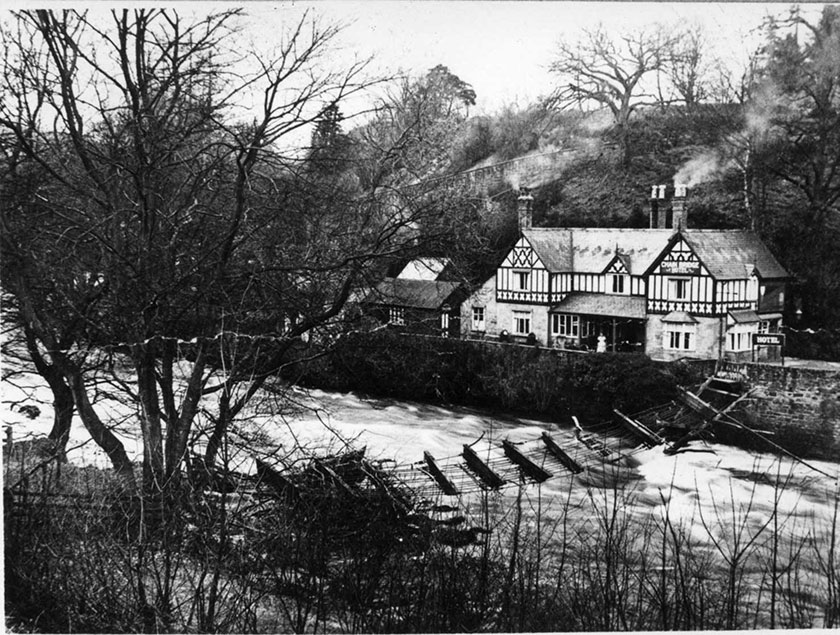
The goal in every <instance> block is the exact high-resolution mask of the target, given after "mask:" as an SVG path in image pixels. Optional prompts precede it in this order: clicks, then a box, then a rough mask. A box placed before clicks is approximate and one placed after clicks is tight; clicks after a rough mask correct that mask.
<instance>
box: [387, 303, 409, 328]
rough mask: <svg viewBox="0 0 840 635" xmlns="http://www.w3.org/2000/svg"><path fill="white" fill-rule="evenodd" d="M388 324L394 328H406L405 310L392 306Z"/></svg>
mask: <svg viewBox="0 0 840 635" xmlns="http://www.w3.org/2000/svg"><path fill="white" fill-rule="evenodd" d="M388 323H389V324H393V325H394V326H405V308H404V307H401V306H392V307H391V308H390V310H389V311H388Z"/></svg>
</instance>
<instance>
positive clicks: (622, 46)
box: [548, 26, 674, 163]
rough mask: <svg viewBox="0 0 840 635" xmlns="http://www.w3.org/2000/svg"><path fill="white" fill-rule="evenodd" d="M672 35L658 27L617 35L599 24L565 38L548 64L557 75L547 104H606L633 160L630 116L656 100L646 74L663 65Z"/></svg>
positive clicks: (626, 154)
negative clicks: (577, 36) (572, 39)
mask: <svg viewBox="0 0 840 635" xmlns="http://www.w3.org/2000/svg"><path fill="white" fill-rule="evenodd" d="M673 41H674V40H673V38H672V37H671V36H669V35H667V34H666V33H665V32H664V30H663V29H661V28H659V27H657V28H655V29H654V30H652V31H639V32H636V33H630V34H625V35H621V36H618V37H613V36H611V35H610V34H609V33H607V31H606V30H605V29H604V27H603V26H599V27H598V28H596V29H594V30H591V31H585V32H584V35H583V36H582V38H581V39H580V40H579V41H577V42H575V43H566V42H561V43H560V45H559V47H558V50H557V53H556V55H555V58H554V60H553V61H552V62H551V65H550V66H549V70H550V71H551V72H552V73H553V74H554V75H556V76H557V81H558V86H557V88H556V89H555V90H554V92H553V93H552V94H551V96H550V97H549V100H548V101H549V104H551V105H557V106H560V107H564V108H565V107H569V106H573V105H577V106H587V105H592V104H594V105H596V106H598V107H600V108H608V109H609V111H610V112H611V113H612V116H613V122H614V124H615V129H616V136H617V138H618V142H619V145H620V147H621V149H622V152H623V156H624V161H625V163H627V162H629V160H630V147H629V138H628V134H629V131H628V124H629V122H630V118H631V116H632V115H633V113H634V112H635V111H636V110H637V109H638V108H639V107H640V106H643V105H646V104H647V105H655V104H657V103H658V101H657V99H656V96H655V94H654V93H653V92H652V88H651V87H649V86H646V85H645V82H644V80H645V78H646V77H647V76H648V75H649V74H651V73H654V72H657V71H659V70H661V69H662V68H663V65H664V63H665V61H666V59H667V55H668V54H669V52H670V50H671V47H672V44H673Z"/></svg>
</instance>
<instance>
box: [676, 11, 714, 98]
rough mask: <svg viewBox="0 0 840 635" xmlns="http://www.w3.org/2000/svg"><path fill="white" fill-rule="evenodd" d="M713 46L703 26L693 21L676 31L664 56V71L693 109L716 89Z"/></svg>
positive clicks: (681, 96) (678, 92) (680, 96)
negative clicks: (713, 78)
mask: <svg viewBox="0 0 840 635" xmlns="http://www.w3.org/2000/svg"><path fill="white" fill-rule="evenodd" d="M709 48H710V47H709V43H708V41H707V39H706V34H705V33H704V31H703V29H702V27H701V26H699V25H691V26H687V27H685V28H683V29H680V30H679V31H677V32H676V35H675V36H674V38H673V39H672V41H671V50H670V51H669V52H668V54H667V55H666V56H665V59H664V63H663V67H662V74H663V75H664V76H665V77H666V78H667V79H668V82H669V85H670V87H671V88H672V89H673V90H674V91H675V92H676V94H677V95H678V96H679V99H680V100H681V101H682V102H683V103H684V104H685V106H686V108H687V109H689V110H692V109H694V108H695V107H696V106H697V105H698V104H699V103H700V102H701V101H703V100H704V99H706V98H707V97H708V96H709V95H710V93H711V90H712V88H711V82H712V76H713V69H714V68H715V67H716V66H717V64H716V63H715V60H713V59H712V57H711V56H710V55H709V52H708V51H709ZM664 101H665V100H664V99H663V102H664Z"/></svg>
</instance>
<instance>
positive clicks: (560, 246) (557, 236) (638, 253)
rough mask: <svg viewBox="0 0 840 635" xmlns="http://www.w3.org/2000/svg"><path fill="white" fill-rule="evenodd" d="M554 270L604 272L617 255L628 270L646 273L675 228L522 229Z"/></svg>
mask: <svg viewBox="0 0 840 635" xmlns="http://www.w3.org/2000/svg"><path fill="white" fill-rule="evenodd" d="M522 234H523V235H524V236H525V238H526V239H527V240H528V242H529V243H531V246H532V247H533V248H534V251H536V252H537V255H538V256H539V258H540V260H541V261H542V262H543V264H545V266H546V268H548V270H549V271H551V272H553V273H560V272H578V273H598V274H600V273H602V272H603V271H604V269H605V268H606V267H607V266H608V265H609V263H610V261H611V260H612V259H613V257H614V256H615V255H616V246H617V247H618V252H619V254H620V255H621V260H622V262H623V263H624V265H625V267H627V270H628V273H630V274H633V275H642V274H643V273H644V272H645V271H646V270H647V268H648V267H649V266H650V265H651V264H652V263H653V261H654V259H655V258H656V257H657V256H658V255H659V254H660V253H661V252H662V250H663V249H664V248H665V247H666V246H667V244H668V240H669V239H670V238H671V236H673V235H674V230H673V229H615V228H602V227H586V228H579V227H574V228H567V227H562V228H537V229H526V230H524V231H523V232H522Z"/></svg>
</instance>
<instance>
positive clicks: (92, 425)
mask: <svg viewBox="0 0 840 635" xmlns="http://www.w3.org/2000/svg"><path fill="white" fill-rule="evenodd" d="M61 366H62V370H63V372H64V376H65V377H66V378H67V380H68V382H69V384H70V389H71V390H72V392H73V400H74V402H75V404H76V408H77V410H78V411H79V417H80V418H81V420H82V423H84V425H85V428H87V431H88V432H89V433H90V436H91V438H92V439H93V440H94V442H95V443H96V444H97V445H98V446H99V447H101V448H102V449H103V450H105V454H107V455H108V458H109V459H110V460H111V465H113V466H114V471H115V472H116V475H117V477H118V478H119V479H120V481H121V482H122V485H123V489H124V490H125V491H127V492H134V491H136V489H137V483H136V480H135V478H134V467H133V465H132V463H131V461H130V460H129V458H128V455H127V454H126V453H125V448H124V447H123V444H122V442H121V441H120V440H119V439H118V438H117V437H116V436H115V435H114V433H113V432H111V430H110V429H109V428H108V426H106V425H105V424H104V423H103V422H102V420H101V419H100V418H99V415H97V414H96V411H95V410H94V409H93V405H92V404H91V403H90V399H89V398H88V394H87V388H86V387H85V380H84V375H83V374H82V372H81V369H79V368H78V367H77V366H76V365H75V364H73V363H71V362H69V361H67V360H63V361H62V363H61Z"/></svg>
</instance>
